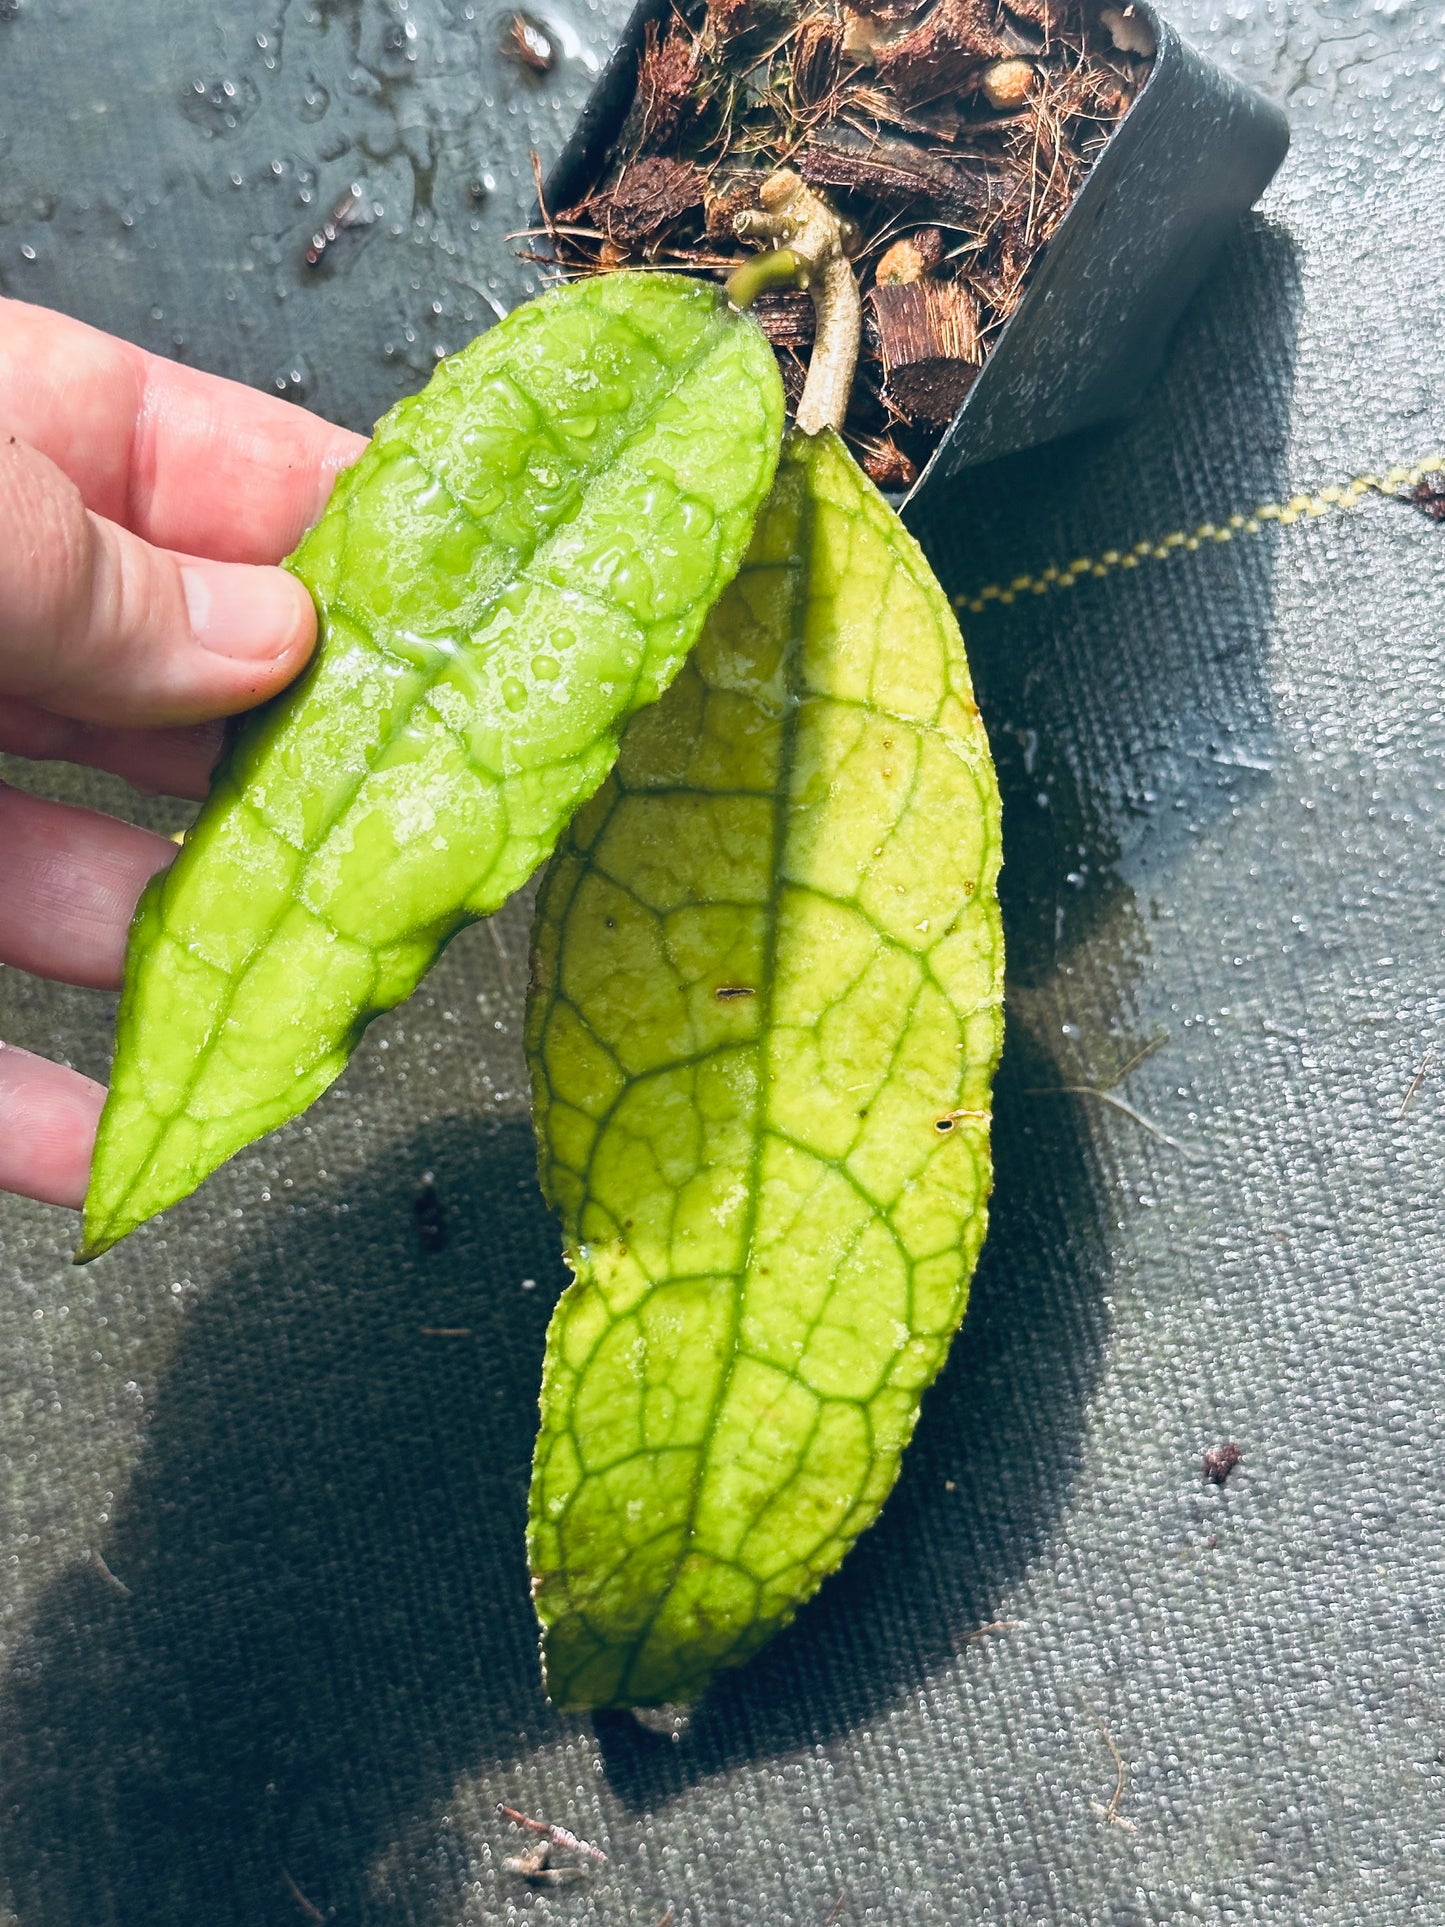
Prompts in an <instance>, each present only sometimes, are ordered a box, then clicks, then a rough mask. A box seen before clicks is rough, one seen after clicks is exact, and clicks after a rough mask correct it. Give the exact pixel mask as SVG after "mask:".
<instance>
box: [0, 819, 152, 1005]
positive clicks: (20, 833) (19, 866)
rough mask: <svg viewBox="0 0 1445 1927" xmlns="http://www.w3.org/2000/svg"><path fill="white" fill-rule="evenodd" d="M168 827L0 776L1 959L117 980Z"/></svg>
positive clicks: (111, 985) (57, 973)
mask: <svg viewBox="0 0 1445 1927" xmlns="http://www.w3.org/2000/svg"><path fill="white" fill-rule="evenodd" d="M175 853H176V846H175V844H174V843H172V842H171V841H170V839H169V837H164V836H157V835H156V834H155V833H154V832H153V831H151V830H141V829H137V828H136V826H135V825H134V824H133V823H122V822H120V821H119V820H118V819H117V818H116V817H113V816H100V815H98V814H97V813H96V812H95V811H94V810H79V809H76V808H75V807H74V806H73V805H72V804H69V803H50V802H47V801H45V800H44V799H43V798H41V797H38V796H28V795H26V793H25V792H24V791H23V790H16V789H11V788H10V787H9V786H8V785H6V784H0V963H7V964H14V965H15V966H16V968H17V969H20V970H28V971H30V972H31V973H32V974H33V975H34V976H37V977H53V978H55V979H56V980H57V981H58V982H60V983H66V984H81V985H83V986H84V987H85V988H86V989H88V990H114V989H115V988H116V987H117V986H118V985H119V983H120V979H121V966H122V964H123V963H124V961H125V938H126V932H127V930H129V928H130V920H131V917H132V916H133V915H134V913H135V906H136V899H137V897H139V895H140V893H141V891H142V890H143V889H144V888H145V886H146V884H147V883H149V881H150V879H151V878H152V877H153V876H154V875H155V873H156V871H157V870H163V869H164V868H165V867H166V865H167V864H168V863H169V862H170V861H171V859H172V858H173V857H174V856H175Z"/></svg>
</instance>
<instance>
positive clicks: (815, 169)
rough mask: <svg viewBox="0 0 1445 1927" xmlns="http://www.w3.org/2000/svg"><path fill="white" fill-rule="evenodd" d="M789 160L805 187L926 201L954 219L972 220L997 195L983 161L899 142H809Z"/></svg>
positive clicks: (900, 202)
mask: <svg viewBox="0 0 1445 1927" xmlns="http://www.w3.org/2000/svg"><path fill="white" fill-rule="evenodd" d="M793 164H794V166H795V167H796V168H797V170H798V172H799V173H800V174H801V175H802V177H803V179H804V180H805V181H806V182H807V183H808V185H809V187H832V188H842V189H844V190H845V191H851V192H853V193H856V194H867V195H870V196H872V197H873V198H874V199H875V200H878V201H881V202H883V203H884V204H885V205H886V206H889V207H906V206H907V205H908V204H909V203H910V202H913V201H927V202H928V203H929V204H930V205H931V206H933V207H935V208H937V209H938V211H939V213H940V214H941V215H943V216H944V217H945V218H946V219H949V220H954V221H964V222H967V221H970V220H972V219H974V218H975V217H976V216H978V215H980V214H982V213H983V212H984V211H985V210H986V209H987V208H988V206H989V204H990V202H991V201H994V200H996V199H997V198H998V182H997V179H996V177H995V176H994V175H993V174H992V173H991V172H990V170H989V168H988V167H987V166H986V165H985V164H984V163H983V162H982V161H968V160H949V159H946V158H945V157H944V156H942V155H934V154H925V153H924V152H923V151H922V150H921V149H917V148H912V147H908V146H906V145H905V144H904V143H903V142H902V141H877V142H875V143H874V144H873V145H872V146H871V147H867V148H859V147H843V146H839V145H836V144H835V143H833V142H831V141H809V143H808V145H807V146H806V147H805V148H804V149H803V150H802V152H801V153H800V154H799V155H798V156H797V157H796V159H795V161H794V163H793Z"/></svg>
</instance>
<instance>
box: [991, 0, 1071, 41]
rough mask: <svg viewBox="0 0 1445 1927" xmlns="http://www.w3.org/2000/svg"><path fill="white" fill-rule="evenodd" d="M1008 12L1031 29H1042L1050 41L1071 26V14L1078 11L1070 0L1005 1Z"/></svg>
mask: <svg viewBox="0 0 1445 1927" xmlns="http://www.w3.org/2000/svg"><path fill="white" fill-rule="evenodd" d="M1003 3H1004V5H1005V7H1007V9H1008V11H1009V12H1010V13H1011V14H1013V15H1014V16H1015V18H1016V19H1019V20H1027V21H1028V23H1029V25H1030V26H1031V27H1038V28H1040V29H1041V30H1042V31H1043V32H1044V33H1045V34H1047V35H1048V37H1049V38H1050V39H1052V38H1053V36H1054V35H1055V34H1056V33H1059V32H1061V31H1062V29H1063V28H1064V27H1066V26H1067V25H1068V24H1069V15H1070V13H1075V12H1077V11H1078V9H1077V8H1075V7H1072V6H1070V4H1069V0H1003Z"/></svg>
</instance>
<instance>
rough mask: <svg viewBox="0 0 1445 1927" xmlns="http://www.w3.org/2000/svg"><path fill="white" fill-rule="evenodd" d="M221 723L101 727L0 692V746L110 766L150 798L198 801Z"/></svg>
mask: <svg viewBox="0 0 1445 1927" xmlns="http://www.w3.org/2000/svg"><path fill="white" fill-rule="evenodd" d="M225 735H226V731H225V725H224V724H222V723H192V724H191V725H190V727H189V728H187V729H105V728H103V727H102V726H101V725H100V724H98V723H77V722H72V721H71V719H70V717H68V716H57V715H55V714H54V713H53V712H52V711H50V710H48V709H42V708H41V707H40V705H39V704H38V703H28V702H22V701H21V700H20V699H19V697H4V696H0V750H3V751H4V752H5V753H6V754H8V755H11V756H24V757H26V758H27V759H28V760H29V761H30V762H32V763H83V764H84V765H85V766H86V768H87V769H104V770H109V771H110V773H111V775H112V776H120V777H123V778H124V780H125V781H126V782H127V783H129V784H131V785H132V786H133V787H134V788H135V789H138V790H144V791H145V792H146V794H147V795H149V796H185V797H191V798H194V799H196V800H199V799H200V798H201V797H203V796H204V795H205V794H206V791H207V789H208V788H209V787H210V776H211V771H212V770H213V769H214V768H215V766H216V758H217V757H218V756H219V755H220V753H221V745H222V744H223V742H224V741H225Z"/></svg>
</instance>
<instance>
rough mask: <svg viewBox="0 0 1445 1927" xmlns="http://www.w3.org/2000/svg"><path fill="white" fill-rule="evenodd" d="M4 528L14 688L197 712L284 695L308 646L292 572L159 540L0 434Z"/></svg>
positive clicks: (60, 700)
mask: <svg viewBox="0 0 1445 1927" xmlns="http://www.w3.org/2000/svg"><path fill="white" fill-rule="evenodd" d="M0 529H3V530H4V531H5V536H4V540H3V541H0V691H3V692H4V693H6V694H8V695H13V696H21V697H24V698H26V699H27V700H28V701H30V702H34V703H39V704H40V706H41V707H42V708H44V709H51V710H58V711H60V712H61V713H62V714H64V715H67V716H73V717H75V718H77V719H78V720H79V721H81V722H89V723H103V724H106V725H108V726H121V727H135V726H138V725H139V726H150V725H161V726H167V725H171V724H177V723H193V722H198V721H200V720H202V719H203V718H206V717H213V716H225V715H230V714H232V713H233V712H234V711H236V710H240V709H249V708H250V707H251V705H252V704H253V703H258V702H261V701H262V700H263V699H264V698H265V697H267V696H271V695H274V694H275V693H276V692H277V691H278V690H279V689H282V688H284V687H285V685H286V684H287V683H288V682H290V681H291V679H292V677H293V676H294V675H295V674H296V673H297V671H298V670H299V669H300V668H301V666H302V664H303V663H304V662H305V661H306V658H307V656H308V655H309V654H310V653H311V648H312V645H313V643H314V641H315V637H316V611H315V608H314V607H313V605H312V602H311V598H310V596H309V595H308V594H307V593H306V591H305V589H303V588H302V586H301V584H300V583H299V582H298V581H297V580H296V579H295V577H294V576H290V575H288V574H287V573H286V572H285V570H284V569H271V568H260V567H253V566H251V565H250V564H247V563H240V562H209V561H201V560H199V559H197V558H195V557H192V556H184V555H180V556H178V555H172V554H170V553H168V552H167V551H166V550H164V549H154V548H151V547H150V545H149V544H148V543H145V542H142V541H141V540H140V539H139V538H138V537H137V536H134V535H132V534H130V532H129V531H128V530H126V529H122V528H118V527H117V526H116V524H115V523H114V522H107V521H104V520H102V518H101V517H100V516H98V515H94V514H92V513H91V512H90V511H89V510H88V509H87V508H86V507H85V505H84V503H83V502H82V500H81V498H80V494H79V491H78V490H77V489H76V487H75V485H74V483H73V482H71V481H69V480H68V479H67V477H66V476H64V475H63V474H62V473H61V472H60V470H59V469H58V468H56V467H55V465H54V464H53V463H52V462H50V461H48V460H47V459H46V458H45V457H44V456H43V455H40V454H38V453H36V451H35V450H34V449H31V448H27V447H26V446H25V444H24V443H23V442H20V441H14V440H11V441H4V440H0Z"/></svg>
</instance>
